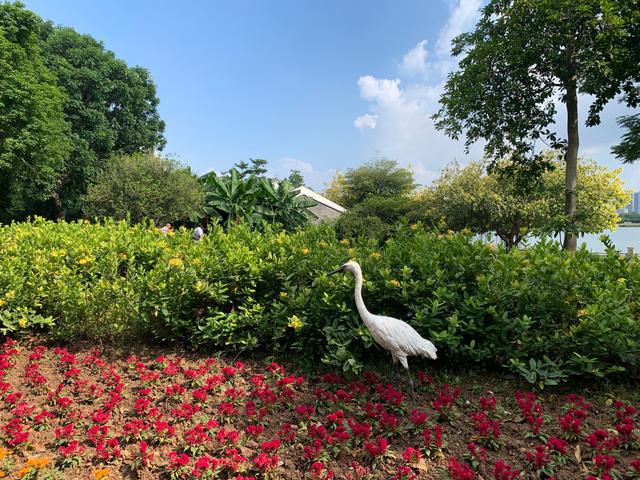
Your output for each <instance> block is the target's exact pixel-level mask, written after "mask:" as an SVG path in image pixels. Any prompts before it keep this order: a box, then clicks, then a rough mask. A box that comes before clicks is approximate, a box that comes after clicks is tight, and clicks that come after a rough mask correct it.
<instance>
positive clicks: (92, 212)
mask: <svg viewBox="0 0 640 480" xmlns="http://www.w3.org/2000/svg"><path fill="white" fill-rule="evenodd" d="M82 200H83V202H84V203H85V205H86V212H87V215H89V216H97V217H113V218H115V219H124V218H127V217H129V218H130V219H131V221H132V222H134V223H135V222H140V221H141V220H142V219H143V218H150V219H153V220H154V221H155V222H156V224H163V223H167V222H175V221H184V220H190V219H192V218H194V217H195V216H196V215H197V214H198V212H199V211H200V209H201V208H202V202H203V200H204V192H203V189H202V184H201V183H200V182H199V181H198V179H197V178H196V177H195V176H194V175H193V174H192V173H191V170H190V169H189V168H188V167H183V166H182V165H180V164H179V163H178V162H176V161H175V160H171V159H168V158H163V157H159V156H157V155H155V154H153V153H138V154H133V155H120V156H116V157H114V158H113V159H111V161H110V162H109V164H108V166H107V167H106V169H105V170H104V171H102V172H100V173H99V174H98V176H97V179H96V181H95V183H93V184H91V185H90V186H89V188H88V189H87V193H86V195H84V197H83V199H82Z"/></svg>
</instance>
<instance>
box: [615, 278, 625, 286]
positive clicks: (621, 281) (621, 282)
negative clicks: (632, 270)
mask: <svg viewBox="0 0 640 480" xmlns="http://www.w3.org/2000/svg"><path fill="white" fill-rule="evenodd" d="M626 281H627V280H626V279H625V278H623V277H620V278H619V279H618V280H617V282H618V283H619V284H620V285H624V282H626Z"/></svg>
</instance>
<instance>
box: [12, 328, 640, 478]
mask: <svg viewBox="0 0 640 480" xmlns="http://www.w3.org/2000/svg"><path fill="white" fill-rule="evenodd" d="M416 376H417V377H418V379H419V382H418V384H419V385H418V396H417V399H416V401H415V402H411V401H410V400H409V399H408V398H407V397H406V396H405V395H404V393H403V392H405V391H406V388H405V385H404V383H402V384H398V382H397V381H394V382H393V383H389V382H388V381H387V380H385V379H383V378H381V377H380V376H379V375H377V374H375V373H371V372H368V373H365V374H363V375H362V376H359V377H354V378H352V379H350V380H346V379H344V378H343V377H342V376H341V375H339V374H336V373H328V374H323V375H320V376H319V377H318V378H314V379H307V378H304V377H303V376H301V375H299V374H298V373H296V372H295V371H290V370H289V369H288V368H286V369H285V367H284V366H283V365H280V364H278V363H274V362H271V363H269V362H265V363H263V364H261V363H259V362H253V361H251V362H249V361H246V362H241V361H226V360H224V359H220V358H212V357H194V356H191V355H183V356H180V355H179V354H177V353H175V352H174V353H167V352H164V353H163V352H161V351H155V352H154V351H151V352H150V351H147V350H141V351H139V352H137V354H129V353H126V354H120V353H113V352H111V353H110V354H109V349H106V350H105V352H104V353H101V352H99V351H98V349H95V348H84V349H82V348H80V349H71V348H62V347H47V346H46V345H44V344H42V343H38V342H34V343H28V342H15V341H12V340H6V341H5V343H4V344H3V345H2V346H1V348H0V406H1V408H0V438H1V440H2V443H3V444H4V445H3V447H2V449H0V457H1V459H0V470H1V474H0V476H5V477H6V476H12V478H42V479H44V478H74V479H76V478H77V479H81V478H95V479H99V478H102V479H105V478H109V479H116V478H142V479H147V478H148V479H150V478H172V479H180V478H219V479H236V480H243V479H244V480H246V479H250V478H254V479H276V478H278V479H327V480H328V479H331V478H338V479H345V480H355V479H374V478H375V479H378V478H380V479H382V478H385V479H388V478H393V479H398V480H400V479H405V480H406V479H413V478H427V479H428V478H434V479H435V478H450V479H454V480H463V479H474V478H478V479H479V478H485V479H487V478H488V479H491V478H493V479H496V480H509V479H514V478H534V477H536V476H538V477H541V478H546V477H555V478H558V479H575V478H599V479H602V480H604V479H607V478H624V477H627V476H628V477H629V478H631V477H634V478H635V477H638V476H640V452H639V440H640V430H639V428H638V426H639V423H638V422H640V418H639V416H638V411H637V405H634V404H633V402H632V401H629V400H628V399H627V400H616V399H613V398H610V399H609V400H602V399H600V400H597V401H596V400H592V399H590V398H584V397H583V396H581V395H578V394H575V393H572V394H566V395H552V394H546V395H545V396H538V395H536V394H534V393H531V392H520V391H518V390H517V389H515V388H512V386H510V385H508V384H506V385H505V384H504V382H503V381H501V380H499V379H496V378H495V377H494V378H493V380H492V381H490V380H488V379H487V378H485V379H484V380H483V382H484V385H483V382H480V383H479V384H477V383H476V381H475V380H473V379H471V378H469V379H467V380H466V381H465V382H463V383H462V384H461V385H460V386H453V385H450V384H449V383H446V382H437V381H434V380H433V379H432V378H431V377H429V376H428V375H426V374H424V373H423V372H419V373H418V374H417V375H416ZM492 382H493V383H494V384H492ZM478 385H480V386H478ZM483 386H484V387H485V388H483ZM489 388H499V389H500V390H499V391H498V390H496V392H495V393H492V392H491V391H489ZM631 393H632V394H633V392H631ZM635 395H637V392H635ZM632 400H633V401H637V398H636V399H632Z"/></svg>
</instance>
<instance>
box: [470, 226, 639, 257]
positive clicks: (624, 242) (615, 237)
mask: <svg viewBox="0 0 640 480" xmlns="http://www.w3.org/2000/svg"><path fill="white" fill-rule="evenodd" d="M601 235H609V238H610V239H611V241H612V242H613V244H614V245H615V247H616V248H617V249H618V250H620V251H621V252H622V253H627V248H628V247H633V250H634V252H635V253H638V254H640V226H637V227H618V228H617V229H616V230H615V231H611V230H607V231H605V232H602V233H599V234H597V235H585V236H583V237H580V238H579V239H578V245H581V244H583V243H586V245H587V249H588V250H590V251H592V252H601V253H602V252H604V244H603V243H602V242H601V241H600V240H599V238H600V236H601ZM480 238H483V237H482V236H480ZM484 238H485V240H486V241H489V242H491V241H496V237H495V236H493V235H489V236H488V237H484ZM562 238H563V237H556V240H558V241H561V240H562ZM537 240H538V239H537V238H529V239H528V240H527V241H526V244H527V245H532V244H534V243H535V242H536V241H537ZM521 246H523V245H522V244H521Z"/></svg>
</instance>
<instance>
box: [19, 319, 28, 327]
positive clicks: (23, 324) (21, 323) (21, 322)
mask: <svg viewBox="0 0 640 480" xmlns="http://www.w3.org/2000/svg"><path fill="white" fill-rule="evenodd" d="M18 325H20V328H24V327H26V326H27V319H26V318H24V317H22V318H21V319H20V320H18Z"/></svg>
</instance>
